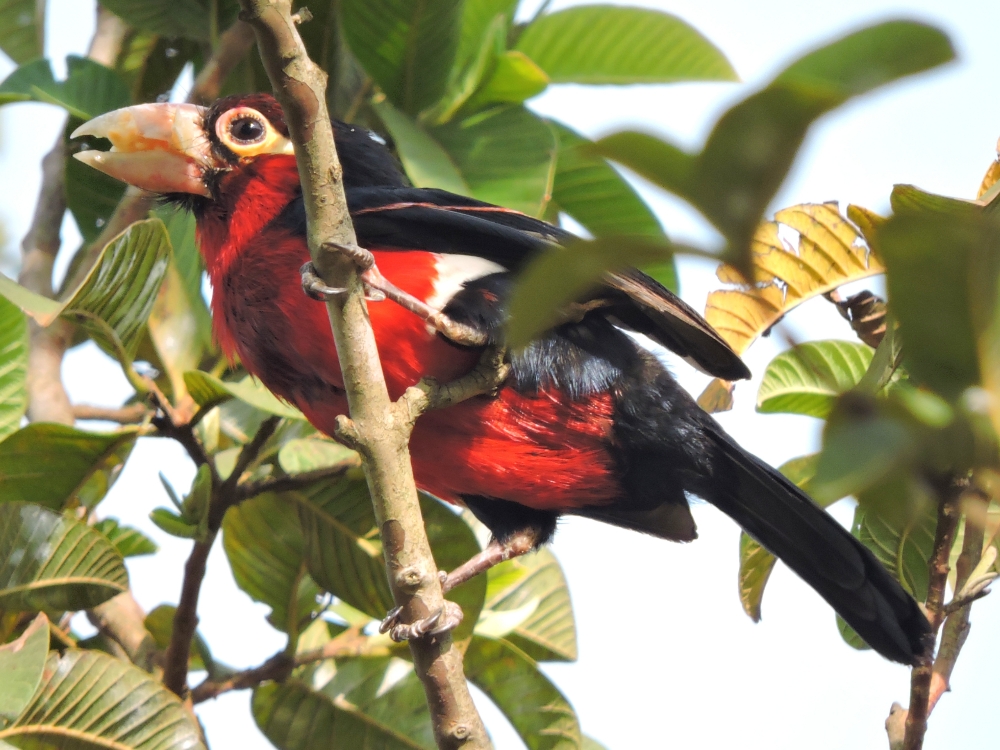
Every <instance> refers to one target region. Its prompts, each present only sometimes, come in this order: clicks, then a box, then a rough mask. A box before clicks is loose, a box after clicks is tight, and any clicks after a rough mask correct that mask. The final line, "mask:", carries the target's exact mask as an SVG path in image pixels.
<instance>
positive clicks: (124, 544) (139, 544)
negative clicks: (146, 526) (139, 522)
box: [94, 518, 160, 557]
mask: <svg viewBox="0 0 1000 750" xmlns="http://www.w3.org/2000/svg"><path fill="white" fill-rule="evenodd" d="M94 528H95V529H96V530H97V531H100V532H101V533H102V534H104V536H106V537H107V538H108V541H109V542H111V543H112V544H113V545H114V546H115V549H117V550H118V554H120V555H121V556H122V557H139V556H140V555H152V554H153V553H154V552H156V551H157V550H159V549H160V548H159V547H158V546H157V544H156V542H154V541H153V540H152V539H150V538H149V537H148V536H146V535H145V534H143V533H142V532H141V531H139V530H138V529H133V528H132V527H131V526H122V525H121V524H120V523H119V522H118V519H117V518H104V519H101V520H100V521H98V522H97V523H95V524H94Z"/></svg>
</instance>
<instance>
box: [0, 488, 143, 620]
mask: <svg viewBox="0 0 1000 750" xmlns="http://www.w3.org/2000/svg"><path fill="white" fill-rule="evenodd" d="M0 561H2V562H0V609H6V610H11V611H31V610H46V611H49V612H60V611H75V610H78V609H89V608H90V607H95V606H97V605H98V604H100V603H101V602H105V601H107V600H108V599H110V598H111V597H113V596H115V595H116V594H120V593H122V592H123V591H127V590H128V573H126V572H125V563H124V561H123V560H122V556H121V555H120V554H118V550H116V549H115V548H114V546H113V545H112V544H111V542H109V541H108V540H107V539H106V538H105V537H104V535H103V534H101V533H100V532H99V531H95V530H94V529H92V528H90V527H89V526H87V524H85V523H82V522H80V521H77V520H75V519H72V518H69V517H67V516H63V515H60V514H59V513H55V512H53V511H51V510H47V509H45V508H43V507H41V506H39V505H32V504H30V503H3V504H0Z"/></svg>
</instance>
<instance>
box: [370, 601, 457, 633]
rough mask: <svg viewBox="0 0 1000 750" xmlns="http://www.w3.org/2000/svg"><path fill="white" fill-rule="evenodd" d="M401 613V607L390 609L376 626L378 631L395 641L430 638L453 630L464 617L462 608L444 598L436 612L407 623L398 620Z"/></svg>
mask: <svg viewBox="0 0 1000 750" xmlns="http://www.w3.org/2000/svg"><path fill="white" fill-rule="evenodd" d="M402 614H403V608H402V607H395V608H394V609H391V610H390V611H389V614H387V615H386V616H385V619H384V620H382V622H381V624H380V625H379V626H378V632H380V633H388V634H389V637H390V638H392V640H394V641H395V642H396V643H402V642H403V641H413V640H420V639H421V638H431V637H434V636H437V635H441V634H442V633H447V632H448V631H450V630H454V629H455V628H457V627H458V626H459V624H460V623H461V622H462V618H463V617H464V615H463V613H462V608H461V607H460V606H458V605H457V604H455V602H449V601H447V600H445V602H444V605H443V606H442V607H441V608H440V609H438V610H437V611H436V612H434V613H433V614H431V615H429V616H427V617H425V618H423V619H421V620H417V621H416V622H411V623H409V624H406V623H402V622H400V621H399V620H400V617H401V616H402Z"/></svg>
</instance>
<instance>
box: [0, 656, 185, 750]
mask: <svg viewBox="0 0 1000 750" xmlns="http://www.w3.org/2000/svg"><path fill="white" fill-rule="evenodd" d="M45 674H46V675H47V679H44V681H43V682H42V686H41V688H40V689H39V690H38V692H37V693H36V694H35V696H34V698H33V700H32V701H31V703H30V704H29V705H28V707H27V708H26V709H25V710H24V711H23V712H22V713H21V715H20V716H19V717H18V719H17V721H15V722H14V723H13V724H12V725H10V726H8V727H6V728H5V729H2V730H0V741H3V742H6V743H8V744H10V745H13V746H14V747H18V748H24V749H25V750H27V749H28V748H66V749H67V750H69V748H74V750H84V749H85V748H86V749H89V748H108V749H109V750H110V748H115V749H116V750H119V749H124V748H129V749H130V750H166V749H167V748H177V749H178V750H179V749H181V748H183V749H184V750H205V745H204V744H202V742H201V740H200V739H199V731H198V727H197V725H196V724H195V722H194V719H193V718H192V716H191V714H189V713H188V712H187V711H185V709H184V707H183V706H182V705H181V702H180V700H179V699H178V698H177V696H175V695H174V694H173V693H171V692H170V691H169V690H167V689H166V688H165V687H163V686H162V685H161V684H159V683H158V682H156V680H154V679H153V678H152V677H151V676H150V675H149V674H147V673H146V672H144V671H142V670H141V669H139V668H138V667H136V666H133V665H132V664H129V663H127V662H125V661H122V660H121V659H116V658H114V657H112V656H108V655H107V654H102V653H99V652H97V651H77V650H69V651H66V652H65V653H64V654H63V655H61V656H60V655H59V654H57V653H53V654H51V655H50V656H49V659H48V662H47V663H46V665H45Z"/></svg>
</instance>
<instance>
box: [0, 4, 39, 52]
mask: <svg viewBox="0 0 1000 750" xmlns="http://www.w3.org/2000/svg"><path fill="white" fill-rule="evenodd" d="M0 50H3V51H4V52H5V53H6V54H7V56H8V57H9V58H10V59H11V60H13V61H14V62H16V63H18V64H22V63H26V62H28V61H29V60H34V59H35V58H36V57H41V56H42V55H43V54H44V50H45V6H44V5H43V4H42V3H39V2H37V0H0Z"/></svg>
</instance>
